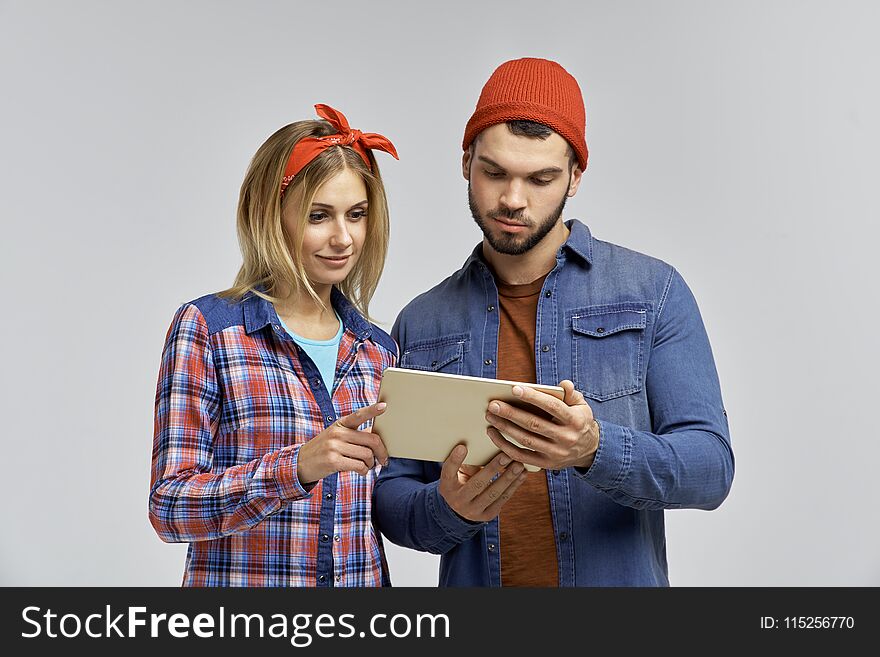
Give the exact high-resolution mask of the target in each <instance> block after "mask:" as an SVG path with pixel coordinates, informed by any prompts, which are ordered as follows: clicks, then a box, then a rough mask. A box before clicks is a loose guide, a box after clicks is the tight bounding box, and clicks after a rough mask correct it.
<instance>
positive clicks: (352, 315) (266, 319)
mask: <svg viewBox="0 0 880 657" xmlns="http://www.w3.org/2000/svg"><path fill="white" fill-rule="evenodd" d="M242 303H243V304H244V330H245V331H246V332H247V333H248V334H251V333H253V332H255V331H259V330H260V329H262V328H264V327H266V326H268V325H270V324H280V323H281V322H280V321H279V319H278V313H277V312H275V306H273V305H272V303H271V302H270V301H267V300H266V299H264V298H263V297H261V296H259V295H256V294H254V293H253V292H248V293H247V294H246V295H245V297H244V299H242ZM330 303H331V304H332V305H333V309H334V310H336V312H337V313H339V317H340V318H341V319H342V325H343V326H344V327H345V328H346V329H351V331H352V332H353V333H354V334H355V335H356V336H357V337H358V338H360V339H361V340H368V339H369V338H370V337H372V335H373V327H372V326H371V325H370V323H369V322H368V321H367V320H365V319H364V318H363V317H362V316H361V314H360V313H359V312H358V310H357V308H355V307H354V305H352V303H351V302H350V301H349V300H348V299H346V298H345V295H344V294H342V292H340V291H339V290H338V289H336V288H335V287H334V288H333V289H332V290H331V291H330Z"/></svg>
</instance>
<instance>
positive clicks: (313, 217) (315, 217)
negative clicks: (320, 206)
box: [309, 212, 325, 223]
mask: <svg viewBox="0 0 880 657" xmlns="http://www.w3.org/2000/svg"><path fill="white" fill-rule="evenodd" d="M324 216H325V215H324V213H323V212H312V213H310V214H309V221H313V222H315V223H317V222H319V221H321V220H322V219H323V218H324Z"/></svg>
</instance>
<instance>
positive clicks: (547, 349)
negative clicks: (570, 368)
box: [541, 344, 550, 354]
mask: <svg viewBox="0 0 880 657" xmlns="http://www.w3.org/2000/svg"><path fill="white" fill-rule="evenodd" d="M541 351H543V352H544V353H545V354H546V353H547V352H548V351H550V345H549V344H545V345H544V346H543V347H541Z"/></svg>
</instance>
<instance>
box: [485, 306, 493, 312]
mask: <svg viewBox="0 0 880 657" xmlns="http://www.w3.org/2000/svg"><path fill="white" fill-rule="evenodd" d="M486 310H488V311H489V312H492V311H493V310H495V306H492V305H490V306H489V307H488V308H486Z"/></svg>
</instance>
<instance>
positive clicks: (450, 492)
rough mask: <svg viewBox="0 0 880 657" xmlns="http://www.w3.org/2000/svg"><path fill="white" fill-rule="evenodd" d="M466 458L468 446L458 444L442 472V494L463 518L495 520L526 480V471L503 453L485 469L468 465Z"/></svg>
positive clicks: (478, 520)
mask: <svg viewBox="0 0 880 657" xmlns="http://www.w3.org/2000/svg"><path fill="white" fill-rule="evenodd" d="M466 456H467V447H465V446H464V445H458V446H456V447H455V449H453V450H452V452H450V454H449V456H448V457H446V460H445V461H444V462H443V470H442V471H441V472H440V495H442V496H443V499H444V500H446V503H447V504H448V505H449V506H450V507H451V508H452V510H453V511H455V512H456V513H457V514H458V515H460V516H461V517H462V518H465V519H467V520H472V521H474V522H486V521H489V520H492V518H494V517H495V516H497V515H498V513H499V512H500V511H501V507H502V506H504V504H505V503H506V502H507V500H509V499H510V498H511V496H512V495H513V493H514V491H516V489H517V488H519V487H520V484H522V482H523V481H525V479H526V474H525V472H524V470H525V468H523V465H522V463H517V462H516V461H513V460H512V459H510V458H508V457H507V456H506V455H505V454H504V453H503V452H502V453H501V454H498V455H497V456H496V457H495V458H494V459H492V460H491V461H489V463H487V464H486V465H485V466H483V467H482V468H480V467H478V466H475V465H464V459H465V457H466ZM493 479H494V481H493Z"/></svg>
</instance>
